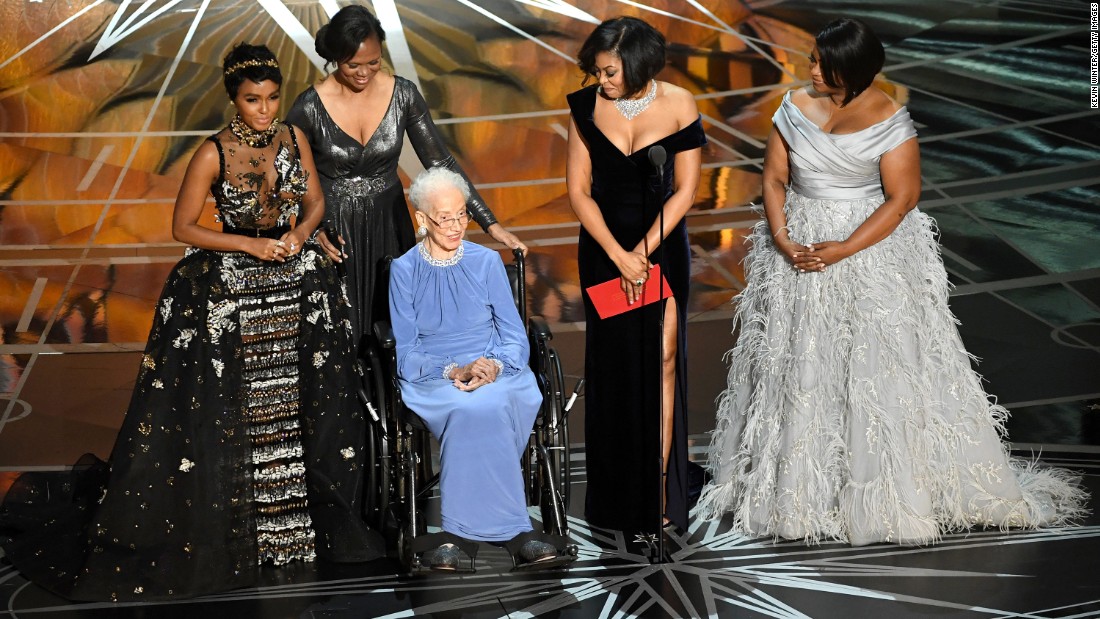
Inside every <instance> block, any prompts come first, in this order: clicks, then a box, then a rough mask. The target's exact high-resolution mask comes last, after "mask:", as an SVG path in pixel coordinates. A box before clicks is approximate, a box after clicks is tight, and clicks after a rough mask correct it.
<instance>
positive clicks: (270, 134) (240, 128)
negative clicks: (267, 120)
mask: <svg viewBox="0 0 1100 619" xmlns="http://www.w3.org/2000/svg"><path fill="white" fill-rule="evenodd" d="M229 130H230V131H232V132H233V135H235V136H237V139H238V140H240V141H241V143H242V144H247V145H249V146H251V147H252V148H264V147H266V146H268V145H269V144H271V140H273V139H275V134H276V133H278V131H279V119H278V118H276V119H275V120H273V121H271V126H270V127H268V128H267V129H264V130H263V131H256V130H255V129H253V128H252V127H249V126H248V124H247V123H246V122H244V121H243V120H241V117H240V115H238V116H237V117H235V118H234V119H233V122H231V123H229Z"/></svg>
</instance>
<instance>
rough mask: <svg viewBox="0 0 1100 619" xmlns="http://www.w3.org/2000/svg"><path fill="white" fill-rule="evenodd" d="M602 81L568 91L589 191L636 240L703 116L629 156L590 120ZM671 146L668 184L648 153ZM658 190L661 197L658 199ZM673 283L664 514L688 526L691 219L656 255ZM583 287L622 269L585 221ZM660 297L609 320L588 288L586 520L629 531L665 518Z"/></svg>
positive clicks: (617, 228)
mask: <svg viewBox="0 0 1100 619" xmlns="http://www.w3.org/2000/svg"><path fill="white" fill-rule="evenodd" d="M596 96H597V94H596V87H595V86H590V87H588V88H584V89H582V90H579V91H577V92H574V93H572V94H570V95H569V96H568V100H569V109H570V112H571V113H572V115H573V121H574V122H575V123H576V125H577V130H578V132H579V133H580V136H581V137H582V138H583V139H584V141H585V143H586V144H587V146H588V151H589V154H590V156H591V158H592V198H593V199H594V200H595V201H596V204H598V205H599V207H600V212H601V213H602V215H603V218H604V221H605V222H606V223H607V227H608V229H610V230H611V233H612V234H613V235H614V236H615V239H616V240H617V241H618V242H619V243H620V244H621V245H622V246H623V247H626V248H632V247H634V246H635V245H636V244H637V243H638V241H639V240H641V238H642V237H643V236H644V235H645V233H646V231H647V230H648V229H649V228H650V226H651V225H652V224H653V222H654V221H655V220H656V219H657V216H658V213H659V209H658V207H659V205H663V204H664V202H665V200H667V199H668V198H669V197H670V196H671V195H672V192H673V186H674V178H673V162H674V160H675V155H676V153H678V152H681V151H686V150H691V149H694V148H699V147H701V146H702V145H703V144H705V143H706V136H705V135H704V134H703V128H702V124H701V123H700V121H699V120H696V121H695V122H694V123H692V124H690V125H688V126H687V127H684V128H683V129H681V130H679V131H677V132H676V133H673V134H672V135H669V136H666V137H664V138H662V139H661V140H659V141H657V142H655V143H653V144H650V145H649V146H646V147H645V148H642V149H640V150H638V151H636V152H634V153H632V154H630V155H626V154H624V153H623V152H622V151H620V150H619V149H618V148H616V147H615V145H614V144H612V143H611V141H610V140H608V139H607V137H606V136H605V135H604V134H603V133H602V132H601V131H600V129H599V128H598V127H596V124H595V123H594V122H593V116H592V114H593V111H594V110H595V105H596ZM658 145H660V146H662V147H663V148H664V149H665V151H666V152H667V153H668V159H667V161H666V163H665V166H664V167H665V170H664V184H663V185H661V186H660V187H658V186H657V172H656V169H655V168H654V167H653V166H652V165H651V164H650V163H649V151H650V149H652V148H653V147H654V146H658ZM658 196H659V199H658ZM649 258H650V261H651V262H653V263H654V264H658V263H659V264H660V265H661V272H662V273H663V274H664V276H665V278H666V279H667V280H668V283H669V286H670V287H671V288H672V294H673V300H674V302H675V303H676V310H677V317H678V325H677V354H676V393H675V397H674V403H675V409H674V422H673V435H672V450H671V453H670V454H669V464H668V481H667V487H668V504H667V506H666V510H665V514H666V515H667V516H668V517H669V518H670V519H671V520H672V521H673V522H674V523H676V524H677V525H678V526H680V527H682V528H686V526H687V512H688V505H687V485H688V480H687V466H688V463H687V424H686V417H687V366H686V360H687V345H686V341H685V337H684V329H685V326H686V317H687V298H688V283H689V280H690V269H691V257H690V248H689V246H688V236H687V225H686V223H685V222H684V221H683V220H681V221H680V222H679V223H678V224H677V226H676V228H675V229H673V231H672V232H671V233H670V234H669V235H668V237H667V238H666V239H665V240H664V242H663V243H662V245H661V248H659V249H657V250H656V251H655V252H654V253H653V254H652V255H651V256H650V257H649ZM577 261H578V268H579V270H580V280H581V285H582V286H583V287H585V288H587V287H589V286H592V285H594V284H599V283H602V282H605V281H607V280H609V279H613V278H617V277H619V276H620V273H619V269H618V268H617V267H616V266H615V263H614V262H612V260H611V259H610V258H609V257H608V256H607V254H606V253H604V251H603V248H602V247H600V245H599V243H597V242H596V241H595V240H594V239H593V238H592V237H591V236H590V235H589V234H588V232H586V231H585V230H584V229H583V228H582V229H581V232H580V238H579V240H578V244H577ZM666 302H668V301H667V300H666V301H660V302H657V303H651V304H649V305H646V306H644V307H641V308H639V309H634V310H631V311H628V312H626V313H623V314H620V315H618V316H613V317H610V318H608V319H606V320H602V319H600V317H599V314H597V313H596V310H595V307H594V306H593V305H592V301H591V299H589V298H588V295H587V293H585V294H584V309H585V317H586V320H587V329H586V337H585V364H584V367H585V383H586V387H585V424H584V433H585V434H584V435H585V452H586V463H587V473H588V475H587V477H588V490H587V494H586V498H585V518H586V519H587V520H588V522H589V523H591V524H593V525H596V526H600V527H606V528H611V529H619V530H622V531H625V532H627V533H634V532H650V533H652V532H656V531H657V529H658V527H659V523H660V513H659V510H660V468H659V460H658V456H659V440H660V437H659V432H660V423H659V422H660V416H661V413H660V384H661V364H660V338H661V333H660V319H661V315H662V314H663V313H664V304H665V303H666Z"/></svg>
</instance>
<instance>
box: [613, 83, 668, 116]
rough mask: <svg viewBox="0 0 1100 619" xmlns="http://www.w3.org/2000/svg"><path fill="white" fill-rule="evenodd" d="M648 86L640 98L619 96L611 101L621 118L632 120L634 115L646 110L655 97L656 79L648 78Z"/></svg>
mask: <svg viewBox="0 0 1100 619" xmlns="http://www.w3.org/2000/svg"><path fill="white" fill-rule="evenodd" d="M649 83H650V87H649V92H647V93H646V94H645V96H644V97H641V98H640V99H627V98H626V97H619V98H618V99H614V100H612V101H611V102H612V103H614V104H615V109H617V110H619V113H620V114H622V115H623V118H626V119H627V120H634V117H635V116H637V115H638V114H641V113H642V112H644V111H646V108H648V107H649V104H650V103H653V100H654V99H656V98H657V80H649Z"/></svg>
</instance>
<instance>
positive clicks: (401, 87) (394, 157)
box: [287, 76, 497, 338]
mask: <svg viewBox="0 0 1100 619" xmlns="http://www.w3.org/2000/svg"><path fill="white" fill-rule="evenodd" d="M394 80H395V83H394V86H393V96H392V97H391V99H390V103H389V106H388V107H387V108H386V113H385V115H383V117H382V121H381V122H380V123H379V125H378V128H377V129H375V131H374V133H373V134H372V135H371V137H370V138H369V139H368V140H367V142H366V144H363V143H360V142H359V141H358V140H357V139H356V138H354V137H352V136H350V135H348V134H347V133H345V132H344V130H343V129H341V128H340V126H339V125H337V124H336V122H335V121H334V120H333V119H332V117H331V116H329V113H328V111H327V110H326V109H325V105H324V102H323V101H321V97H320V96H319V95H318V94H317V91H316V90H315V89H314V88H313V87H310V88H307V89H306V90H305V91H304V92H303V93H302V94H300V95H299V96H298V98H297V99H296V100H295V101H294V105H292V106H291V108H290V112H289V113H288V114H287V122H289V123H292V124H293V125H295V126H296V127H298V128H299V129H301V130H302V131H303V132H304V133H305V134H306V138H307V139H308V140H309V146H310V148H311V149H312V150H313V158H314V163H315V164H316V166H317V174H318V175H319V179H320V181H321V190H322V191H323V192H324V194H325V218H326V219H331V220H332V221H333V222H334V223H335V225H336V228H337V231H338V232H339V233H340V234H341V236H343V238H344V241H345V242H346V243H347V244H346V245H345V246H344V251H345V252H346V253H347V254H348V258H347V260H345V261H344V262H345V264H346V267H347V284H348V297H349V298H350V300H351V309H352V312H353V317H352V326H353V327H354V329H355V336H356V338H359V337H361V336H362V335H363V334H365V333H370V330H371V328H372V324H373V322H374V320H375V316H379V315H380V316H387V315H388V311H389V308H388V307H387V301H386V286H387V284H386V281H384V280H382V281H381V282H380V280H379V275H380V273H379V269H380V264H381V262H382V259H383V258H385V257H386V256H392V257H395V258H396V257H397V256H400V255H402V254H404V253H405V252H406V251H408V249H409V248H410V247H412V246H413V243H415V242H416V239H415V236H414V235H413V227H412V217H410V216H409V210H408V206H407V204H406V202H405V193H404V190H403V189H402V187H401V179H400V178H399V177H398V175H397V165H398V160H399V158H400V155H401V147H402V145H403V141H404V140H403V139H404V136H405V135H406V134H407V135H408V136H409V142H410V143H411V144H412V147H413V150H415V151H416V155H417V157H418V158H419V159H420V163H421V164H422V165H423V166H424V167H425V168H431V167H440V166H442V167H446V168H448V169H450V170H452V171H454V172H457V173H459V174H462V175H463V176H465V173H464V172H463V171H462V168H460V167H459V165H458V163H457V162H456V161H455V159H454V157H453V156H452V155H451V152H450V150H448V149H447V145H446V143H445V142H444V140H443V137H442V136H441V135H440V133H439V129H437V128H436V126H435V123H433V122H432V117H431V114H430V113H429V110H428V104H427V103H426V102H425V101H424V97H422V96H421V95H420V91H419V90H417V89H416V85H414V84H413V83H412V82H410V81H409V80H407V79H405V78H403V77H400V76H395V77H394ZM471 187H472V183H471ZM466 208H467V209H468V210H469V211H470V216H471V217H472V218H473V220H474V221H476V222H477V224H478V225H480V226H481V227H482V228H483V229H486V230H487V229H488V228H489V226H491V225H493V224H495V223H497V221H496V218H494V217H493V213H492V211H490V210H489V207H488V206H486V205H485V201H484V200H482V199H481V196H480V195H478V193H477V191H476V190H474V191H472V192H471V196H470V199H469V201H468V202H467V204H466Z"/></svg>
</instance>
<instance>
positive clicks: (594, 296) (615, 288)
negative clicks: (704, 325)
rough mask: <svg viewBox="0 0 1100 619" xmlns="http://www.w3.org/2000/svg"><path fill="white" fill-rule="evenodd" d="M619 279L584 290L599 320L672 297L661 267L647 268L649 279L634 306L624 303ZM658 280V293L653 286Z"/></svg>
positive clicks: (657, 265) (624, 296)
mask: <svg viewBox="0 0 1100 619" xmlns="http://www.w3.org/2000/svg"><path fill="white" fill-rule="evenodd" d="M620 279H622V278H619V277H616V278H615V279H612V280H608V281H606V282H603V283H602V284H596V285H595V286H589V287H588V288H586V289H585V290H587V291H588V298H589V299H591V300H592V305H595V306H596V312H597V313H598V314H599V315H600V318H603V319H607V318H610V317H612V316H617V315H619V314H622V313H623V312H629V311H630V310H632V309H638V308H639V307H642V306H643V305H649V304H650V303H653V302H654V301H660V300H661V299H667V298H668V297H671V296H672V288H670V287H669V285H668V280H667V279H665V278H664V277H662V276H661V265H659V264H655V265H653V266H651V267H649V279H648V280H646V285H645V287H644V288H642V295H641V296H640V297H639V298H638V299H637V300H635V301H634V305H630V304H628V303H627V302H626V293H625V292H623V289H622V287H621V286H620V285H619V280H620ZM658 280H659V281H660V282H661V289H660V291H658V290H657V286H654V285H653V284H654V282H656V281H658ZM658 292H659V294H658Z"/></svg>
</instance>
